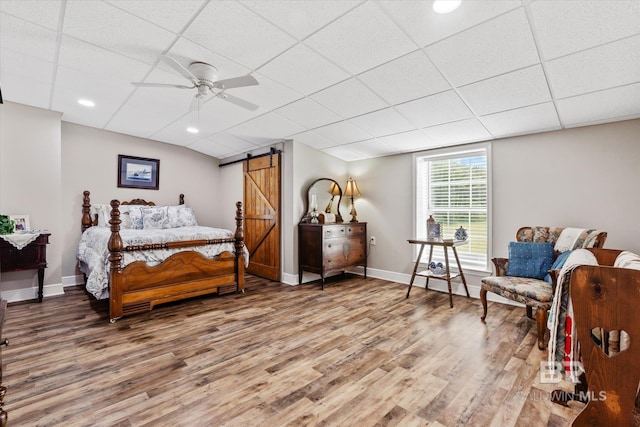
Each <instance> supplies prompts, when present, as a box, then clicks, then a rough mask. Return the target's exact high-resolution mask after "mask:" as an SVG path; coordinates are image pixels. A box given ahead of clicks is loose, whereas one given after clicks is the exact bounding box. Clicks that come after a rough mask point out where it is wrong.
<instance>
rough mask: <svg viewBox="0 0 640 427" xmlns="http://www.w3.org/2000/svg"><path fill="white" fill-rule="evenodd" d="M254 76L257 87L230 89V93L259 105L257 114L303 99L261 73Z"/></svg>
mask: <svg viewBox="0 0 640 427" xmlns="http://www.w3.org/2000/svg"><path fill="white" fill-rule="evenodd" d="M252 76H253V77H255V78H256V80H258V83H259V84H258V85H257V86H248V87H239V88H234V89H229V93H230V94H231V95H234V96H237V97H239V98H242V99H245V100H247V101H249V102H253V103H254V104H257V105H259V106H260V108H259V109H258V110H256V113H257V114H264V113H265V112H267V111H271V110H273V109H276V108H280V107H282V106H284V105H287V104H290V103H291V102H293V101H297V100H298V99H301V98H302V97H303V95H302V94H301V93H299V92H296V91H293V90H291V89H289V88H287V87H284V86H282V85H281V84H280V83H277V82H274V81H273V80H271V79H270V78H268V77H266V76H264V75H262V74H260V73H252ZM237 108H239V107H237Z"/></svg>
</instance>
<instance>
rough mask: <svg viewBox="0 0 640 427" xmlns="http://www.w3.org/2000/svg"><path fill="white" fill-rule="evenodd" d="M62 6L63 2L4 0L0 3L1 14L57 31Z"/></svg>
mask: <svg viewBox="0 0 640 427" xmlns="http://www.w3.org/2000/svg"><path fill="white" fill-rule="evenodd" d="M61 4H62V2H61V1H42V0H19V1H17V0H13V1H8V0H2V1H0V12H4V13H8V14H9V15H13V16H15V17H17V18H21V19H24V20H25V21H29V22H32V23H34V24H37V25H41V26H43V27H46V28H48V29H50V30H54V31H57V30H58V21H59V20H60V5H61Z"/></svg>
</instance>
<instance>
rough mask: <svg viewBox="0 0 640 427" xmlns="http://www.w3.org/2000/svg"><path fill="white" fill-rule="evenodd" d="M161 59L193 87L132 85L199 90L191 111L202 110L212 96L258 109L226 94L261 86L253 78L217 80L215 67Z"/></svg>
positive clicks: (202, 63) (166, 57)
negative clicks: (232, 90) (239, 88)
mask: <svg viewBox="0 0 640 427" xmlns="http://www.w3.org/2000/svg"><path fill="white" fill-rule="evenodd" d="M160 58H161V59H162V60H163V61H164V62H166V63H167V65H169V66H171V67H172V68H173V69H174V70H176V71H177V72H179V73H180V74H182V75H183V76H184V77H186V78H187V79H188V80H189V81H190V82H191V84H192V85H191V86H186V85H176V84H165V83H142V82H133V83H132V84H133V85H135V86H138V87H172V88H178V89H198V93H197V94H196V95H195V97H194V98H193V101H192V102H191V106H190V110H191V111H195V110H200V105H201V104H202V102H203V101H204V100H205V99H206V98H208V97H210V96H212V97H216V98H220V99H224V100H225V101H228V102H231V103H232V104H235V105H237V106H239V107H242V108H246V109H247V110H251V111H254V110H257V109H258V106H257V105H256V104H253V103H251V102H249V101H245V100H244V99H241V98H238V97H236V96H233V95H229V94H228V93H226V90H227V89H232V88H236V87H245V86H255V85H257V84H259V83H258V81H257V80H256V79H255V78H254V77H253V76H251V75H248V74H247V75H246V76H239V77H232V78H230V79H224V80H216V78H217V77H218V69H217V68H216V67H214V66H213V65H210V64H207V63H205V62H198V61H196V62H192V63H191V64H189V68H186V67H184V66H183V65H182V64H181V63H179V62H178V61H177V60H175V59H174V58H172V57H170V56H168V55H162V56H160Z"/></svg>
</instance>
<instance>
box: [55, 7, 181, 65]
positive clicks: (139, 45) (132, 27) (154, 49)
mask: <svg viewBox="0 0 640 427" xmlns="http://www.w3.org/2000/svg"><path fill="white" fill-rule="evenodd" d="M66 5H67V6H66V13H65V18H64V27H63V32H64V34H67V35H70V36H72V37H75V38H77V39H79V40H82V41H85V42H87V43H91V44H94V45H96V46H100V47H102V48H105V49H107V50H110V51H112V52H117V53H120V54H122V55H125V56H128V57H130V58H133V59H137V60H138V61H141V62H144V63H146V64H153V63H154V62H155V61H156V60H157V59H158V56H159V55H160V53H161V52H163V51H164V50H165V49H166V48H167V47H168V46H169V44H170V43H171V42H172V41H173V40H174V39H175V35H174V34H173V33H171V32H170V31H167V30H165V29H164V28H161V27H159V26H157V25H154V24H151V23H149V22H147V21H145V20H143V19H140V18H137V17H135V16H133V15H131V14H129V13H127V12H124V11H122V10H120V9H118V8H116V7H114V6H111V5H109V4H107V3H102V2H95V1H71V2H67V3H66Z"/></svg>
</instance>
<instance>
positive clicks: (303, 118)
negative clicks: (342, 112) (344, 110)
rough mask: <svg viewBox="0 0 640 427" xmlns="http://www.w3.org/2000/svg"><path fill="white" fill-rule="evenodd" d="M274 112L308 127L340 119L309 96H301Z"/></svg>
mask: <svg viewBox="0 0 640 427" xmlns="http://www.w3.org/2000/svg"><path fill="white" fill-rule="evenodd" d="M275 112H276V113H277V114H279V115H281V116H282V117H285V118H287V119H289V120H291V121H293V122H296V123H298V124H299V125H301V126H303V127H305V128H308V129H313V128H317V127H319V126H324V125H326V124H329V123H334V122H338V121H341V120H342V119H341V117H340V116H338V115H337V114H335V113H333V112H331V111H329V110H327V109H326V108H324V107H323V106H322V105H320V104H318V103H317V102H315V101H313V100H312V99H309V98H302V99H300V100H298V101H296V102H292V103H291V104H289V105H285V106H284V107H282V108H279V109H277V110H275Z"/></svg>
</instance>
